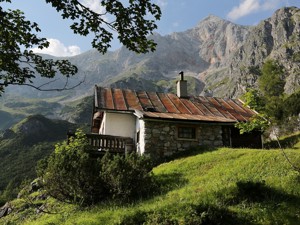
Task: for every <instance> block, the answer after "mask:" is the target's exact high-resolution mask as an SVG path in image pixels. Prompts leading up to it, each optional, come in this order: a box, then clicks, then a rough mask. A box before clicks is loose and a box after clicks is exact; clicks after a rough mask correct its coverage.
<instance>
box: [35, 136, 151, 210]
mask: <svg viewBox="0 0 300 225" xmlns="http://www.w3.org/2000/svg"><path fill="white" fill-rule="evenodd" d="M89 147H90V146H89V145H88V142H87V139H86V137H85V135H84V134H83V132H82V131H77V132H76V134H75V137H74V138H71V140H70V141H69V143H66V142H63V143H61V144H57V145H56V148H55V151H54V152H53V153H52V154H51V156H50V158H49V159H48V160H47V163H45V161H41V162H40V163H39V164H38V168H37V172H38V175H39V176H41V177H43V179H44V187H45V189H46V191H47V192H48V194H49V195H50V196H52V197H54V198H56V199H58V200H61V201H65V202H72V203H76V204H80V205H91V204H94V203H97V202H99V201H102V200H105V199H107V198H110V199H119V200H122V201H125V200H126V201H128V200H131V199H135V198H140V197H143V196H145V195H146V194H148V193H150V191H151V190H152V187H153V186H154V185H153V184H154V182H153V178H152V177H153V176H152V173H150V171H151V169H152V163H151V161H150V159H149V158H147V157H144V156H138V155H136V154H130V155H128V156H126V157H125V156H120V155H114V156H113V155H110V154H108V153H107V154H106V155H104V156H103V157H102V158H99V159H96V158H95V157H92V156H91V155H90V154H89V153H87V151H86V150H88V148H89Z"/></svg>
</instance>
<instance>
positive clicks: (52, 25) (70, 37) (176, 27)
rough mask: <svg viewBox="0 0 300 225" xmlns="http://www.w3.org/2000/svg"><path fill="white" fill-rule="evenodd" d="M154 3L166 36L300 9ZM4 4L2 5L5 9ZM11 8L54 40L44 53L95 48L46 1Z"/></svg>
mask: <svg viewBox="0 0 300 225" xmlns="http://www.w3.org/2000/svg"><path fill="white" fill-rule="evenodd" d="M80 1H81V2H82V3H83V4H85V5H86V6H89V7H90V8H92V9H93V10H95V11H101V10H102V8H101V7H100V5H99V2H100V0H80ZM123 2H125V0H123ZM152 2H154V3H157V4H158V5H159V6H160V7H161V10H162V18H161V20H160V21H159V22H158V23H157V25H158V29H157V31H156V32H158V33H160V34H162V35H165V34H170V33H172V32H180V31H185V30H187V29H190V28H193V27H194V26H196V25H197V24H198V23H199V22H200V21H201V20H202V19H204V18H205V17H207V16H209V15H215V16H218V17H220V18H223V19H226V20H230V21H232V22H234V23H237V24H241V25H255V24H257V23H258V22H259V21H261V20H263V19H266V18H268V17H270V16H271V15H272V14H273V13H274V12H275V11H276V10H277V9H279V8H281V7H284V6H296V7H299V8H300V0H152ZM3 4H4V3H1V6H2V5H3ZM6 7H7V6H6ZM8 7H9V8H18V9H20V10H22V11H24V12H25V16H26V17H27V18H28V19H29V20H31V21H35V22H37V23H38V24H39V26H40V28H41V29H42V32H41V33H40V36H41V37H46V38H48V40H49V41H50V47H49V48H48V49H46V51H44V53H47V54H51V55H55V56H71V55H76V54H80V53H82V52H85V51H87V50H90V49H92V47H91V44H90V41H91V39H92V38H91V37H80V36H78V35H75V34H73V33H72V31H71V30H70V29H69V25H70V24H71V23H70V22H69V21H67V20H62V19H61V17H60V15H59V14H58V13H57V12H56V10H55V9H54V8H52V7H51V6H50V5H49V4H46V3H45V1H42V0H12V4H9V5H8ZM112 44H113V49H116V48H118V47H119V44H118V42H117V41H114V42H113V43H112ZM113 49H112V50H113Z"/></svg>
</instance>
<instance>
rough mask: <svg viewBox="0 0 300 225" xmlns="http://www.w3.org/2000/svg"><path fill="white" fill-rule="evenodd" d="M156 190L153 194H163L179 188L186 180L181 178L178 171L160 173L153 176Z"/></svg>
mask: <svg viewBox="0 0 300 225" xmlns="http://www.w3.org/2000/svg"><path fill="white" fill-rule="evenodd" d="M155 181H156V191H155V195H161V194H165V193H167V192H169V191H172V190H176V189H179V188H181V187H183V186H184V185H185V184H187V182H188V180H187V179H185V178H183V177H182V175H181V174H180V173H171V174H161V175H156V176H155Z"/></svg>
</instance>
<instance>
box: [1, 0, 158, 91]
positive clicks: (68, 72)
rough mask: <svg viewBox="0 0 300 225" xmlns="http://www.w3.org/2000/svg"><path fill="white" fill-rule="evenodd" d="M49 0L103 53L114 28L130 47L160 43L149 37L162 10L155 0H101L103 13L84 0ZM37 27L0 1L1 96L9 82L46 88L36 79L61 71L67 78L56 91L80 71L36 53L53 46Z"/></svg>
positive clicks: (148, 48)
mask: <svg viewBox="0 0 300 225" xmlns="http://www.w3.org/2000/svg"><path fill="white" fill-rule="evenodd" d="M1 2H7V3H10V2H11V0H0V3H1ZM45 2H46V3H50V4H51V5H52V6H53V7H54V8H55V9H56V10H57V12H59V13H60V14H61V16H62V19H69V20H72V21H73V24H72V25H71V26H70V28H71V29H72V30H73V32H74V33H75V34H79V35H82V36H86V35H88V34H93V35H94V38H93V40H92V43H91V44H92V47H94V48H96V49H97V50H98V51H99V52H101V53H103V54H104V53H105V52H107V50H108V48H109V47H110V42H111V41H112V39H113V32H116V33H117V34H118V39H119V40H120V42H121V43H122V44H123V45H124V46H125V47H127V48H128V49H129V50H132V51H135V52H137V53H146V52H148V51H154V50H155V46H156V44H155V43H154V41H153V40H149V39H148V35H149V34H152V32H153V30H155V29H156V28H157V25H156V24H155V21H156V20H159V19H160V16H161V11H160V9H159V7H158V6H157V5H155V4H152V3H151V0H129V2H128V6H127V7H126V6H125V4H122V1H119V0H101V1H100V3H101V5H102V7H104V8H105V12H103V13H97V12H94V11H92V10H91V9H89V8H88V7H86V6H85V5H83V4H82V3H81V2H80V1H79V0H45ZM150 16H152V18H151V17H150ZM106 18H109V20H107V19H106ZM38 32H40V28H39V27H38V24H37V23H35V22H31V21H28V20H26V18H25V16H24V13H23V12H21V11H20V10H11V9H7V10H5V9H3V8H2V7H1V6H0V95H1V93H3V92H4V89H5V87H7V86H9V85H27V86H31V87H33V88H36V89H38V90H47V89H45V84H43V85H40V86H36V85H34V84H33V81H34V78H36V77H37V76H41V77H44V78H53V77H55V76H56V75H57V74H58V73H61V74H62V75H64V76H66V78H67V81H66V84H65V85H64V87H63V88H60V89H55V90H65V89H68V88H69V87H68V86H67V85H68V78H69V77H70V76H73V75H75V74H76V73H77V68H76V66H74V65H72V64H71V63H70V62H68V61H67V60H52V59H43V57H42V56H40V55H37V54H34V53H33V52H32V50H30V49H32V48H33V47H36V46H37V47H38V48H40V49H43V48H47V47H48V46H49V42H48V41H47V40H46V39H45V38H39V37H38V36H37V33H38ZM71 88H73V87H71ZM51 90H53V89H51Z"/></svg>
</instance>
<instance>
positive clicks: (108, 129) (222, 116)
mask: <svg viewBox="0 0 300 225" xmlns="http://www.w3.org/2000/svg"><path fill="white" fill-rule="evenodd" d="M255 114H256V112H255V111H253V110H251V109H249V108H248V107H245V106H243V103H242V102H241V101H240V100H238V99H222V98H215V97H203V96H189V95H188V93H187V81H186V80H184V78H183V75H182V77H181V80H179V81H177V95H176V94H172V93H156V92H146V91H134V90H128V89H126V90H122V89H115V88H103V87H98V86H95V94H94V107H93V119H92V133H96V134H101V135H114V136H119V137H129V138H131V139H132V140H133V143H134V149H135V150H136V151H137V152H139V153H140V154H144V153H151V154H157V155H158V156H167V155H171V154H173V153H176V152H178V151H184V150H186V149H188V148H190V147H191V146H211V147H220V146H228V147H255V148H260V147H261V146H262V140H261V133H260V132H253V133H250V134H243V135H241V134H239V131H238V130H237V129H236V128H235V127H234V124H235V123H236V122H240V121H248V120H249V119H250V117H252V116H253V115H255Z"/></svg>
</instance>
